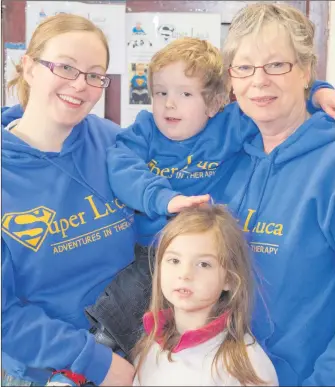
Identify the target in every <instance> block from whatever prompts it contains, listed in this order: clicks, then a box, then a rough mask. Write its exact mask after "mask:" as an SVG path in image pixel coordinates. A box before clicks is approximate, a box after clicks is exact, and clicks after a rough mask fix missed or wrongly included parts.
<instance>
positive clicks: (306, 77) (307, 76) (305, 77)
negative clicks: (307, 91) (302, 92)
mask: <svg viewBox="0 0 335 387" xmlns="http://www.w3.org/2000/svg"><path fill="white" fill-rule="evenodd" d="M311 72H312V70H311V66H310V65H308V66H306V67H303V68H301V78H302V81H303V85H304V87H305V85H309V82H310V80H311ZM305 88H306V87H305Z"/></svg>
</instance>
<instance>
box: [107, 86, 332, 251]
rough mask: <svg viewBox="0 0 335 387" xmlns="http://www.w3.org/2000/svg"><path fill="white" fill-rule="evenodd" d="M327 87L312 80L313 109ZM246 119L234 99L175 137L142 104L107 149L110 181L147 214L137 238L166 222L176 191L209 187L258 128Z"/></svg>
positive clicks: (200, 190) (143, 238)
mask: <svg viewBox="0 0 335 387" xmlns="http://www.w3.org/2000/svg"><path fill="white" fill-rule="evenodd" d="M328 87H329V88H331V87H332V86H331V85H329V84H327V83H324V82H321V81H316V82H314V84H313V87H312V90H311V96H310V99H309V100H308V102H307V107H308V109H309V111H310V112H311V113H314V112H315V111H316V108H315V107H314V106H313V104H312V98H313V96H314V93H315V92H316V91H317V90H319V89H320V88H328ZM250 122H252V121H251V119H250V118H249V117H248V116H246V115H245V114H244V113H243V112H242V110H241V109H240V108H239V106H238V104H237V103H232V104H229V105H227V106H226V107H225V108H224V110H223V112H220V113H218V114H216V115H215V116H214V117H213V118H210V119H209V120H208V123H207V125H206V127H205V128H204V129H203V130H202V131H201V132H200V133H198V134H197V135H195V136H193V137H191V138H189V139H186V140H183V141H173V140H170V139H168V138H167V137H165V136H164V135H163V134H162V133H161V132H160V131H159V129H158V127H157V126H156V124H155V121H154V117H153V114H152V113H150V112H148V111H145V110H144V111H141V112H140V113H139V114H138V115H137V117H136V122H135V123H134V124H133V125H131V126H130V127H129V128H127V129H126V130H123V131H122V132H120V133H119V134H118V135H117V138H116V143H115V145H113V146H112V147H111V148H110V149H108V156H107V162H108V171H109V181H110V184H111V187H112V189H113V191H114V192H115V194H116V195H117V196H118V197H119V198H120V199H121V200H122V201H123V202H124V203H125V204H126V205H127V206H129V207H130V208H133V209H135V210H137V211H140V212H142V213H145V214H146V215H147V216H148V217H149V218H150V219H147V218H146V217H145V216H143V215H142V216H141V215H139V216H137V217H136V224H137V226H138V230H139V232H140V234H141V236H140V242H141V243H143V244H148V243H150V242H151V239H152V236H153V230H155V229H157V228H158V224H159V225H160V226H162V225H164V222H165V217H166V216H167V215H169V213H168V211H167V206H168V203H169V201H170V200H171V199H172V198H173V197H174V196H176V195H179V194H183V195H201V194H206V193H208V192H209V190H210V188H211V186H212V184H213V183H214V182H215V181H216V171H217V168H218V166H219V165H221V164H222V163H226V162H227V161H228V160H229V159H230V158H231V157H232V156H233V155H234V154H236V152H238V151H239V150H240V149H241V148H242V144H243V142H244V141H246V140H247V139H248V138H249V137H250V136H252V135H254V134H256V133H257V131H258V129H257V128H256V127H255V126H254V125H248V124H249V123H250ZM247 129H248V130H247Z"/></svg>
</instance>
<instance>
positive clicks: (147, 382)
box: [133, 331, 278, 386]
mask: <svg viewBox="0 0 335 387" xmlns="http://www.w3.org/2000/svg"><path fill="white" fill-rule="evenodd" d="M226 332H227V331H224V332H221V333H219V334H218V335H216V336H214V337H213V338H211V339H210V340H208V341H206V342H204V343H201V344H199V345H197V346H195V347H192V348H186V349H183V350H181V351H179V352H176V353H173V354H172V359H173V362H169V361H168V358H167V352H166V351H165V352H161V347H160V345H159V344H158V343H156V342H155V343H154V344H153V346H152V347H151V349H150V351H149V353H148V356H147V357H146V359H145V361H144V362H143V365H142V367H141V372H140V379H141V383H140V382H139V379H138V375H136V376H135V378H134V382H133V385H134V386H140V385H141V386H240V385H241V384H240V383H239V381H238V380H237V379H235V378H233V377H232V376H231V375H229V374H228V373H227V371H226V370H225V369H224V365H223V363H220V362H218V372H217V371H216V368H215V366H213V368H212V363H213V359H214V357H215V354H216V352H217V350H218V348H219V346H220V344H221V343H222V341H223V340H224V339H225V337H226ZM245 343H246V345H247V353H248V355H249V358H250V361H251V364H252V366H253V367H254V370H255V372H256V373H257V375H258V377H260V378H261V379H262V380H264V381H265V382H266V385H267V386H278V379H277V374H276V371H275V369H274V366H273V364H272V362H271V360H270V359H269V358H268V356H267V355H266V353H265V352H264V351H263V349H262V348H261V346H260V345H259V344H258V343H257V342H254V343H253V339H252V338H251V336H250V335H245ZM251 343H253V344H251ZM248 344H249V345H248ZM158 354H159V356H158V357H157V355H158ZM212 370H213V372H212Z"/></svg>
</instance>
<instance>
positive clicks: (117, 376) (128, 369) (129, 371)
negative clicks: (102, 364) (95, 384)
mask: <svg viewBox="0 0 335 387" xmlns="http://www.w3.org/2000/svg"><path fill="white" fill-rule="evenodd" d="M134 373H135V370H134V367H133V366H132V365H131V364H130V363H129V362H127V360H125V359H123V358H122V357H121V356H119V355H117V354H116V353H113V359H112V364H111V365H110V367H109V370H108V372H107V375H106V377H105V379H104V380H103V382H102V383H101V384H100V386H132V385H133V379H134Z"/></svg>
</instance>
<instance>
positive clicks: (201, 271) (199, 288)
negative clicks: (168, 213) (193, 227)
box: [160, 231, 229, 326]
mask: <svg viewBox="0 0 335 387" xmlns="http://www.w3.org/2000/svg"><path fill="white" fill-rule="evenodd" d="M160 270H161V272H160V275H161V288H162V292H163V295H164V297H165V298H166V299H167V300H168V301H169V302H170V303H171V304H172V305H173V306H174V310H175V314H176V317H177V316H178V315H179V316H185V315H192V319H193V321H194V322H195V321H196V320H197V323H196V325H198V326H202V325H204V324H205V322H206V319H207V317H208V316H209V313H210V312H211V310H212V307H213V306H214V305H215V304H216V303H217V301H218V300H219V298H220V296H221V293H222V291H224V290H229V287H228V284H227V282H226V271H225V269H224V268H223V267H222V266H221V265H220V263H219V260H218V249H217V246H216V242H215V237H214V234H213V231H207V232H204V233H196V234H184V235H180V236H177V237H176V238H175V239H173V240H172V242H171V243H170V245H169V246H168V248H167V249H166V251H165V253H164V255H163V258H162V262H161V267H160Z"/></svg>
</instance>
